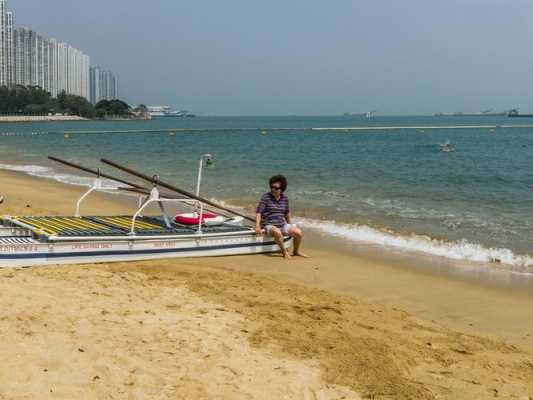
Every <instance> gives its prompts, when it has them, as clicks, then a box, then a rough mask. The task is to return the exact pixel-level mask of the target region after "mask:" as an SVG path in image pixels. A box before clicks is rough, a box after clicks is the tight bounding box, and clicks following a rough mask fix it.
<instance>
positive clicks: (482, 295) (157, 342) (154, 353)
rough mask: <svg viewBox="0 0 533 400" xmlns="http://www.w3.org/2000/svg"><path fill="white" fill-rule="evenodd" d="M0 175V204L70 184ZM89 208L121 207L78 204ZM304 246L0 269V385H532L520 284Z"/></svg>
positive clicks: (369, 392) (65, 207)
mask: <svg viewBox="0 0 533 400" xmlns="http://www.w3.org/2000/svg"><path fill="white" fill-rule="evenodd" d="M0 188H1V189H0V191H1V192H2V194H3V195H5V196H6V203H5V204H4V205H3V206H1V210H2V211H1V213H2V214H8V213H16V214H19V213H27V214H43V213H50V212H52V213H56V214H64V213H71V212H72V207H73V204H74V203H75V199H76V197H77V196H79V193H81V191H83V189H81V188H79V189H78V188H74V187H66V186H63V185H60V184H57V183H54V182H50V181H44V180H40V179H29V178H27V177H25V176H23V175H20V174H11V173H5V172H2V173H0ZM65 199H68V201H65ZM26 205H30V207H26ZM103 208H105V210H106V211H107V212H109V213H113V212H120V213H121V214H122V213H124V212H125V210H124V208H123V207H122V204H120V202H117V201H116V198H114V197H113V196H106V195H100V196H95V197H94V198H93V199H92V200H91V201H90V202H89V203H87V206H86V207H85V208H84V210H85V211H86V212H87V213H102V209H103ZM307 250H308V251H309V253H311V254H312V255H313V256H314V257H313V258H311V259H309V260H297V261H294V262H290V263H287V262H285V261H283V260H282V259H281V258H279V257H274V256H254V257H230V258H210V259H194V260H161V261H154V262H142V263H141V262H139V263H120V264H109V265H85V266H61V267H48V268H32V269H20V270H2V271H0V302H1V304H2V306H3V307H2V308H1V309H0V365H1V368H0V399H36V398H39V399H47V398H50V399H74V398H76V399H77V398H79V399H181V398H187V399H189V398H190V399H341V398H346V399H350V398H358V395H357V394H356V393H358V394H359V396H360V397H361V398H374V399H486V398H494V397H500V398H510V399H528V398H529V397H528V396H533V357H532V356H531V353H530V351H531V347H530V346H529V344H528V343H530V342H528V340H529V339H528V336H527V335H531V334H533V332H532V331H533V323H531V316H532V315H533V307H532V303H533V302H532V301H531V300H530V299H528V298H527V297H513V296H511V295H510V294H509V295H507V294H505V293H502V292H500V291H496V290H489V289H486V288H481V287H474V286H468V285H466V284H465V283H458V282H454V281H453V280H448V279H443V278H437V277H432V276H431V275H422V274H415V273H412V272H405V271H404V272H402V271H398V270H396V269H393V268H389V269H387V266H383V265H378V264H376V263H372V262H369V261H368V260H364V259H358V258H353V257H348V256H344V255H339V254H337V253H335V252H332V251H329V252H328V251H327V250H326V249H319V248H316V247H312V248H308V249H307ZM252 272H253V273H252ZM393 282H397V284H396V285H394V284H393ZM430 285H435V286H434V287H433V289H432V287H431V286H430ZM317 288H322V289H327V290H325V291H324V290H319V289H317ZM402 293H403V295H402ZM431 293H433V294H434V295H433V296H428V294H431ZM469 293H471V294H469ZM447 296H454V297H452V298H450V299H449V300H450V301H449V302H448V303H446V304H442V302H443V300H444V297H447ZM472 296H473V297H472ZM424 299H425V302H423V301H424ZM461 299H462V301H461ZM475 299H478V300H482V301H483V302H482V303H479V304H477V306H476V301H474V300H475ZM419 302H423V303H421V304H419ZM379 303H383V304H385V305H380V304H379ZM461 304H464V305H465V306H464V307H461ZM505 306H507V307H509V313H508V315H503V314H504V313H503V309H504V307H505ZM491 309H494V310H495V313H494V315H491V312H490V310H491ZM405 310H409V312H407V311H405ZM468 316H471V320H470V319H469V318H468ZM528 316H529V321H527V320H526V321H518V320H519V319H522V318H524V317H526V318H527V317H528ZM463 320H464V321H463ZM505 321H507V322H508V323H512V324H514V325H513V332H514V331H517V332H515V334H511V329H510V328H508V327H506V326H500V324H499V322H505ZM528 328H530V329H528ZM528 330H529V331H530V332H529V333H528Z"/></svg>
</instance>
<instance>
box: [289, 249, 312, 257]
mask: <svg viewBox="0 0 533 400" xmlns="http://www.w3.org/2000/svg"><path fill="white" fill-rule="evenodd" d="M292 255H293V256H294V257H302V258H309V256H308V255H307V254H305V253H302V252H301V251H295V252H294V253H292Z"/></svg>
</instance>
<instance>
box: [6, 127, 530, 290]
mask: <svg viewBox="0 0 533 400" xmlns="http://www.w3.org/2000/svg"><path fill="white" fill-rule="evenodd" d="M84 133H87V132H84ZM13 162H14V163H15V164H0V167H1V168H0V170H4V171H6V172H12V171H17V172H25V173H26V174H27V175H28V176H30V177H37V178H39V179H40V178H44V179H49V180H53V181H55V182H60V183H65V184H68V185H80V186H84V187H86V186H87V185H88V183H90V182H92V180H93V179H94V178H87V177H83V176H81V175H77V174H72V170H69V169H67V170H62V169H60V170H59V171H60V172H58V170H57V169H56V168H57V166H53V167H52V166H50V165H49V164H44V165H42V164H39V165H26V164H20V165H19V164H17V163H16V161H13ZM45 165H46V166H45ZM217 201H219V202H221V204H222V203H225V201H224V200H220V199H218V200H217ZM229 201H230V203H231V204H232V205H233V206H234V207H236V208H238V207H244V208H246V207H247V208H248V209H251V208H250V204H248V203H243V202H242V201H241V200H240V199H231V200H229ZM252 207H253V205H252ZM297 223H298V224H300V225H301V226H302V227H303V228H305V229H306V230H310V231H312V232H314V233H316V235H318V236H320V237H324V238H333V239H334V240H328V243H330V244H332V243H335V242H340V243H344V244H345V246H344V247H343V248H345V249H348V251H350V250H349V249H350V248H358V249H362V250H363V251H366V250H367V249H375V250H376V251H373V253H381V250H382V249H386V252H387V253H390V254H394V255H396V254H399V255H400V257H403V256H405V255H407V256H412V257H415V258H421V259H431V260H430V262H434V261H433V259H434V260H436V262H437V263H438V264H442V263H449V264H450V265H453V266H460V267H462V268H468V269H472V270H473V269H479V270H480V271H481V272H482V273H484V272H485V271H502V270H503V271H509V272H510V273H512V274H517V275H530V276H527V278H526V279H528V280H529V278H533V258H532V256H531V255H530V254H529V253H519V252H514V251H513V250H510V249H508V248H504V247H501V248H500V247H490V246H488V245H484V244H480V243H478V242H476V241H469V240H467V239H464V240H452V239H443V238H439V237H431V236H427V235H424V234H418V233H410V232H408V231H405V232H403V231H394V230H390V229H388V228H386V227H383V226H374V225H365V224H362V225H360V224H358V223H355V222H351V223H350V222H346V223H341V222H337V221H330V220H325V219H323V217H322V216H319V215H314V214H311V216H309V215H308V216H304V217H301V218H298V216H297ZM330 247H331V246H330ZM335 247H336V248H337V249H338V247H339V246H335ZM370 253H372V252H370ZM502 273H503V272H502Z"/></svg>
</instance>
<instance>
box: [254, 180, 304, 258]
mask: <svg viewBox="0 0 533 400" xmlns="http://www.w3.org/2000/svg"><path fill="white" fill-rule="evenodd" d="M269 183H270V192H267V193H265V194H264V195H263V196H261V200H260V201H259V205H258V206H257V211H256V219H255V231H256V232H257V234H258V235H261V234H262V233H263V230H264V232H265V233H266V234H267V235H270V236H272V237H273V238H274V240H275V241H276V243H277V244H278V245H279V247H280V249H281V251H282V253H283V257H284V258H285V259H290V255H289V252H288V251H287V249H285V246H284V245H283V237H284V236H286V235H289V236H290V237H292V238H293V239H294V250H293V255H294V256H299V257H306V256H305V254H303V253H302V252H301V251H300V245H301V243H302V237H303V234H302V230H301V229H300V228H298V227H297V226H296V225H294V224H292V223H291V213H290V210H289V199H288V198H287V196H285V194H284V192H285V190H287V179H286V178H285V177H284V176H283V175H276V176H273V177H272V178H270V181H269Z"/></svg>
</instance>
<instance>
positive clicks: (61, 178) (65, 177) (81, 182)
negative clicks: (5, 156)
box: [0, 164, 120, 190]
mask: <svg viewBox="0 0 533 400" xmlns="http://www.w3.org/2000/svg"><path fill="white" fill-rule="evenodd" d="M0 169H4V170H8V171H17V172H24V173H26V174H28V175H31V176H37V177H39V178H47V179H53V180H55V181H57V182H61V183H66V184H68V185H76V186H85V187H90V186H92V185H93V183H94V180H95V178H90V177H86V176H79V175H72V174H63V173H58V172H56V171H54V170H53V169H52V168H48V167H44V166H41V165H15V164H0ZM101 183H102V189H103V190H106V189H108V190H112V189H116V188H118V187H119V186H120V184H118V183H117V182H114V181H111V180H108V179H101Z"/></svg>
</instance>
